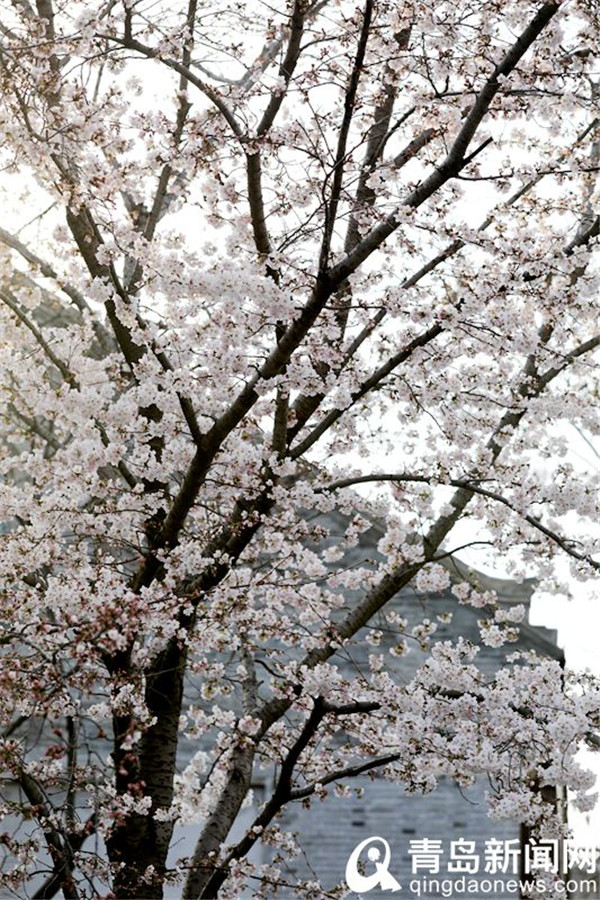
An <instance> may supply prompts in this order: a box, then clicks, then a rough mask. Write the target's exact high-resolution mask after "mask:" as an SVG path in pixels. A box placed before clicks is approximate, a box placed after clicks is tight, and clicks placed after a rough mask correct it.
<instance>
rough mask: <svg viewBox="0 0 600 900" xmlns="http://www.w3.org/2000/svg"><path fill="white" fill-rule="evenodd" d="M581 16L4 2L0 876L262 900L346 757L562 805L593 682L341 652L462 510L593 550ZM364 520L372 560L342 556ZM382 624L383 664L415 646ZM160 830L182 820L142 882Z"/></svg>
mask: <svg viewBox="0 0 600 900" xmlns="http://www.w3.org/2000/svg"><path fill="white" fill-rule="evenodd" d="M599 24H600V23H599V22H598V10H597V7H596V6H595V4H594V3H593V2H592V0H563V2H561V0H546V2H541V0H502V2H500V0H487V2H486V3H483V4H482V3H478V2H477V3H475V2H464V3H460V4H457V3H453V2H450V0H437V2H433V0H406V2H402V0H400V2H398V0H394V2H391V0H361V2H360V3H358V4H355V3H354V2H350V0H285V2H284V0H280V2H277V3H273V4H266V3H262V2H250V0H220V2H219V3H216V2H210V0H208V2H205V3H198V2H197V0H189V2H187V3H178V2H175V3H162V2H160V0H159V2H150V0H122V2H120V0H107V2H105V3H91V2H89V0H69V2H66V0H12V2H11V3H8V2H5V3H4V4H3V10H2V13H1V17H0V91H1V94H2V106H1V108H0V123H1V148H0V159H1V161H2V167H3V168H2V171H3V189H4V191H5V196H4V204H3V207H4V209H5V214H4V216H3V221H2V223H1V226H2V227H1V228H0V253H1V277H0V301H1V303H0V306H1V316H2V334H3V345H2V348H1V350H0V359H1V366H2V394H3V397H2V399H3V418H2V435H1V441H2V448H3V453H2V462H1V465H2V469H1V480H0V521H2V523H3V526H2V528H3V533H2V536H1V543H0V559H1V595H0V596H1V603H2V615H1V616H0V633H1V638H0V643H1V648H2V649H1V652H2V662H3V667H2V674H1V675H0V680H1V690H0V706H1V714H2V720H3V732H2V741H1V744H0V750H1V757H2V763H3V769H4V771H5V773H6V775H7V777H8V778H9V779H10V781H11V783H12V784H14V785H16V786H17V787H18V794H14V793H13V794H10V793H7V794H6V797H5V798H4V800H3V801H2V808H3V812H4V814H5V815H9V816H11V817H12V818H13V819H19V818H20V819H22V820H23V821H24V822H26V823H27V827H25V828H24V829H15V830H14V832H13V833H5V834H4V836H3V839H2V840H3V844H4V847H5V850H6V854H7V857H6V867H5V871H4V873H3V875H2V877H3V879H4V881H3V883H4V889H7V890H12V891H13V892H14V893H15V894H16V895H17V896H24V895H25V892H26V891H27V885H28V884H29V883H30V880H31V878H32V877H33V873H35V872H38V876H39V873H40V870H41V869H44V871H43V873H42V874H43V876H44V877H43V879H42V880H43V881H44V883H43V885H42V887H40V888H38V889H37V893H36V894H35V896H36V897H52V896H55V895H56V894H57V893H58V892H59V891H60V890H62V892H63V895H64V896H65V897H84V896H98V893H97V891H98V890H101V891H104V895H105V896H114V897H119V898H125V897H137V898H140V897H153V898H154V897H156V898H158V897H162V896H163V886H164V883H165V878H167V877H168V878H169V879H172V880H175V881H176V880H177V879H178V878H179V879H180V880H181V883H182V884H183V888H182V890H183V896H184V897H186V898H206V897H214V896H217V895H219V896H236V895H237V893H238V892H239V890H240V889H241V887H242V886H243V884H245V883H246V880H247V879H248V877H250V876H252V884H253V885H254V886H255V889H256V890H257V891H258V890H260V885H261V884H263V885H265V886H267V885H271V886H272V885H273V883H274V882H276V880H277V877H278V876H277V870H276V866H275V865H271V866H266V867H264V868H263V869H261V868H260V867H259V868H255V869H253V868H252V866H251V865H250V863H249V862H248V860H247V855H248V853H249V851H250V849H251V848H252V846H253V845H254V843H255V842H256V841H259V840H260V841H264V842H265V843H266V844H268V845H270V846H272V847H274V848H275V849H277V848H278V847H279V848H281V847H285V848H287V847H289V845H290V841H291V838H290V836H289V835H286V834H285V832H284V831H282V829H281V827H280V825H279V824H278V815H279V813H280V812H281V811H282V810H283V809H284V808H285V807H286V805H287V804H289V803H291V802H293V801H304V803H305V805H306V806H307V810H306V813H305V815H306V816H310V815H311V812H310V809H309V808H308V807H309V806H310V800H311V797H313V796H315V797H319V796H322V795H323V793H324V792H326V791H327V790H329V789H330V788H332V787H333V786H335V785H336V784H338V783H344V784H349V785H351V784H352V778H353V777H354V776H356V775H358V774H360V773H364V772H368V771H370V772H378V773H380V774H381V775H382V776H383V777H386V778H389V779H391V780H393V781H396V782H399V783H401V784H404V785H406V786H408V787H409V788H413V789H425V790H429V789H432V788H434V787H435V780H436V777H437V776H438V775H439V774H440V773H443V774H445V775H448V776H451V777H452V778H455V779H456V780H457V781H458V782H459V783H460V784H468V783H470V781H471V780H472V779H473V778H474V777H476V776H477V774H478V773H480V772H488V773H490V774H491V775H492V776H493V780H494V784H495V787H496V790H495V793H493V794H492V796H491V797H490V811H491V813H492V814H495V815H512V816H515V817H517V818H518V819H519V820H520V821H523V822H525V823H527V824H528V825H529V826H530V827H532V828H535V827H541V826H544V827H548V828H549V827H555V828H558V827H559V825H558V823H554V825H552V821H553V817H555V813H554V808H553V805H552V803H550V802H548V801H547V799H545V797H544V793H543V791H540V790H539V787H540V785H542V786H543V785H548V786H554V785H566V786H567V787H569V788H570V789H571V790H572V791H574V792H575V794H576V795H578V796H579V801H580V803H581V804H582V805H585V804H586V803H588V802H590V801H589V795H588V793H587V792H588V790H589V787H590V779H589V776H588V774H587V773H585V772H584V771H582V770H581V768H580V767H579V765H578V763H577V760H576V758H575V756H576V751H577V748H578V747H579V746H580V745H581V744H583V743H586V742H587V743H594V740H595V730H596V728H597V725H598V716H599V714H600V694H599V692H598V685H597V684H596V683H595V682H594V680H593V679H592V678H588V677H587V676H586V677H583V676H578V677H574V676H571V675H570V674H569V673H565V672H563V671H561V669H560V667H559V666H558V665H557V664H555V663H551V662H548V661H544V660H535V659H522V660H520V661H519V663H518V664H517V665H514V666H512V667H508V668H506V669H503V670H502V671H500V672H498V673H497V677H496V678H495V679H494V680H493V682H490V681H489V678H487V679H486V678H483V676H482V675H481V673H480V671H479V670H478V668H477V666H476V665H475V663H476V654H477V648H476V647H472V646H470V645H467V644H465V642H463V641H460V640H459V641H458V642H457V643H456V644H451V643H448V642H441V643H437V644H435V643H434V644H432V648H431V651H430V655H429V658H428V659H427V661H426V662H425V664H424V665H422V666H420V667H419V668H418V669H417V671H416V672H415V675H414V679H413V680H412V681H411V682H410V683H409V684H408V685H403V686H402V687H400V686H399V685H397V684H396V683H395V682H394V677H393V655H390V654H387V655H385V654H378V653H377V652H376V650H375V648H374V650H373V653H372V654H371V657H370V659H371V666H370V670H368V671H356V672H355V673H354V675H353V676H350V675H344V676H342V675H341V674H340V670H339V669H338V668H337V667H336V665H335V659H336V654H337V653H338V652H339V651H341V650H344V649H345V648H350V647H351V645H352V642H353V640H354V638H355V636H356V635H357V634H358V633H359V632H360V631H361V629H363V628H364V626H366V625H368V624H369V623H370V622H371V621H372V620H373V617H374V616H375V615H376V614H381V615H383V616H385V615H386V614H387V613H386V610H388V609H389V606H388V604H389V602H390V601H391V600H392V598H393V597H394V596H395V595H396V594H397V592H398V591H399V590H401V589H402V588H403V587H405V586H407V585H413V586H414V587H415V588H416V589H417V590H419V591H422V592H423V593H424V594H427V593H429V592H432V591H433V592H435V591H439V590H443V589H445V588H446V586H447V580H448V574H447V569H446V568H444V566H442V565H441V562H440V561H441V560H443V559H448V558H451V556H452V554H453V553H454V552H456V550H457V544H458V543H460V540H459V539H458V538H457V537H456V535H457V534H458V530H457V529H458V528H461V527H463V523H464V527H463V530H462V531H460V534H461V535H464V534H465V533H467V531H468V529H467V531H465V530H464V528H466V527H467V526H469V523H470V526H469V527H470V531H468V533H470V534H472V535H475V538H473V540H480V541H482V542H486V543H487V546H488V548H489V550H488V552H489V553H490V554H492V555H494V554H495V556H496V558H498V559H500V558H501V559H502V560H503V563H504V566H506V565H509V566H510V567H511V571H512V572H513V573H514V576H515V577H520V576H522V575H524V574H529V575H531V574H533V575H535V577H536V578H537V579H538V583H539V585H540V587H541V588H543V589H544V590H547V591H552V592H554V593H561V592H562V591H564V587H562V582H563V581H564V579H565V571H566V566H567V565H568V566H569V567H570V576H569V577H570V578H572V579H574V581H575V582H577V581H580V582H584V581H586V580H588V579H590V578H591V577H592V576H593V574H594V573H595V571H597V570H598V568H600V562H599V561H598V556H597V555H596V556H595V555H594V554H595V553H596V554H597V550H598V547H597V535H596V539H595V538H594V526H593V522H594V498H595V494H594V485H593V479H592V473H587V474H586V472H584V471H580V470H577V469H576V468H574V464H573V461H572V460H571V459H570V457H569V452H568V446H567V439H566V438H565V434H566V433H567V431H568V429H569V428H572V427H573V426H574V427H575V428H577V429H578V431H579V432H580V433H581V434H583V435H585V436H586V437H587V438H588V439H592V438H593V436H594V434H596V433H597V431H598V420H597V408H596V406H595V404H596V403H597V399H598V394H597V389H596V387H595V381H594V377H595V370H594V360H595V359H596V361H597V354H595V351H596V350H597V348H598V345H599V343H600V333H599V331H598V321H597V295H598V285H599V277H598V276H599V269H598V259H597V256H596V257H595V256H594V252H595V250H596V249H597V237H598V233H599V228H600V216H599V211H598V203H599V199H598V190H597V187H596V184H597V178H596V176H597V171H598V158H599V155H600V144H599V143H598V141H599V137H598V120H597V118H595V117H594V115H595V113H594V106H595V102H596V99H597V82H596V81H595V80H594V72H595V71H596V70H597V53H598V35H599V34H600V28H599V27H598V26H599ZM362 485H366V487H362ZM334 508H335V509H339V510H342V511H343V512H344V513H345V514H346V520H345V521H346V523H347V528H346V532H345V534H344V535H342V536H341V537H340V538H339V540H338V541H337V543H336V544H335V545H334V546H332V545H331V541H327V540H326V538H327V535H326V533H325V531H324V529H323V528H321V527H320V526H319V525H318V521H319V519H318V514H320V513H325V512H327V511H329V510H331V509H334ZM308 513H310V514H311V516H310V517H309V516H308V515H307V514H308ZM315 516H316V518H315ZM374 519H377V520H378V521H380V522H382V523H383V527H384V537H383V538H382V540H381V542H380V545H379V551H380V554H381V558H382V559H383V560H384V561H383V562H382V563H379V564H375V563H373V564H371V565H365V566H364V567H362V568H360V569H357V568H350V569H348V568H347V567H346V566H345V565H344V552H345V549H346V548H347V547H350V546H352V544H353V543H354V542H356V540H357V539H358V536H359V534H360V533H361V531H364V530H365V529H366V528H368V527H369V525H370V523H371V522H372V521H373V520H374ZM315 522H316V523H317V524H316V525H315ZM454 590H455V593H456V596H457V602H465V603H472V604H474V605H476V606H478V607H481V615H482V626H481V628H482V641H483V642H484V643H489V644H493V645H497V644H501V643H502V642H504V641H506V640H507V639H508V638H510V636H511V632H512V631H513V630H514V628H515V623H514V621H510V616H508V617H507V613H506V611H505V610H502V609H501V608H500V607H498V605H497V602H496V599H495V598H494V597H493V596H491V595H482V594H481V592H477V590H475V589H474V588H473V587H472V586H471V585H469V584H468V583H466V582H465V583H464V584H459V585H457V586H455V588H454ZM349 598H351V599H349ZM513 613H514V611H513ZM511 615H512V616H513V618H515V616H514V615H513V614H512V613H511ZM516 617H517V618H518V615H517V616H516ZM387 622H388V627H389V629H391V630H392V631H393V632H394V633H395V634H396V635H397V644H398V647H397V652H398V653H400V652H403V651H404V649H405V646H406V644H407V643H408V644H410V642H411V641H416V642H417V643H419V644H421V645H422V646H426V645H427V640H428V638H429V636H430V633H431V631H432V630H433V629H434V627H435V626H433V625H431V623H429V624H428V625H422V626H421V628H420V630H419V629H417V630H416V631H413V632H412V633H410V630H409V629H407V626H406V623H404V622H402V621H399V620H398V617H394V615H393V614H391V613H390V614H389V615H388V619H387ZM348 652H350V651H349V650H348ZM388 657H389V658H388ZM185 685H189V688H188V687H185ZM184 688H185V689H184ZM32 735H37V739H33V738H32ZM183 740H185V741H188V742H190V741H191V742H192V743H193V744H194V746H195V748H196V751H197V752H196V754H195V756H194V757H193V760H192V763H191V764H190V765H189V766H188V768H187V769H186V770H185V772H183V773H179V772H178V770H177V751H178V746H179V745H180V743H181V741H183ZM40 747H41V748H42V749H41V750H40ZM99 747H101V748H105V749H106V752H104V750H100V749H98V748H99ZM107 759H108V762H107ZM515 760H517V761H518V764H516V763H515ZM261 766H262V767H269V766H276V767H277V768H276V771H277V773H278V774H277V778H276V780H275V784H274V788H273V790H272V792H271V794H270V796H268V797H267V799H266V802H265V804H264V805H263V806H262V807H261V808H260V809H259V810H258V811H257V813H256V819H255V821H254V823H253V824H252V826H251V828H250V829H249V830H248V831H247V833H245V834H244V835H243V836H242V837H241V838H239V839H236V841H233V842H230V843H228V842H227V839H228V835H229V834H230V831H231V828H232V826H233V825H234V823H235V822H236V819H238V816H239V813H240V809H241V807H242V804H243V803H244V801H245V799H246V798H247V796H248V793H249V790H250V786H251V779H252V773H253V770H256V769H257V768H258V767H261ZM532 773H533V774H532ZM15 797H16V798H17V799H15ZM178 821H179V822H194V821H196V822H198V823H199V825H198V843H197V847H196V849H195V852H194V854H193V856H192V857H191V858H189V859H184V860H182V861H181V863H180V865H179V866H178V867H176V868H175V869H170V870H169V871H168V872H167V866H166V860H167V854H168V851H169V847H170V843H171V840H172V833H173V827H174V823H175V822H178ZM98 838H102V841H103V842H104V846H105V848H106V851H105V852H104V850H100V849H96V850H94V848H98V847H99V846H100V845H99V844H98V843H97V842H96V841H97V839H98ZM86 842H87V843H86ZM86 847H87V848H88V849H87V850H86V849H85V848H86ZM90 847H91V848H92V849H91V850H90V849H89V848H90ZM44 854H45V855H44ZM42 857H43V858H44V859H45V860H47V863H44V865H43V866H42V864H41V863H40V859H41V858H42ZM99 884H100V885H103V887H102V888H101V889H100V888H98V887H97V885H99ZM93 885H96V887H93ZM257 885H258V887H257ZM296 888H297V890H298V892H299V893H300V894H302V892H303V891H306V892H307V894H308V893H309V891H310V890H312V891H313V892H314V890H315V888H314V885H313V886H312V887H311V886H307V885H297V886H296ZM265 889H266V887H265Z"/></svg>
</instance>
